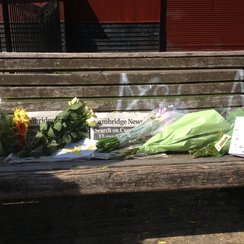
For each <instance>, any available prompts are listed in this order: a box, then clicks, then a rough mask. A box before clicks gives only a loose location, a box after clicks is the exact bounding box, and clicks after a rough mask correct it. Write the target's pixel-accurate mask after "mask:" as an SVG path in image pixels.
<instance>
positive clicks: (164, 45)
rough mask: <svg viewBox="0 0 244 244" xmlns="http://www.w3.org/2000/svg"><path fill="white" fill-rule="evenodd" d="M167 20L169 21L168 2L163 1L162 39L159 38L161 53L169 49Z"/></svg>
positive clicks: (161, 17)
mask: <svg viewBox="0 0 244 244" xmlns="http://www.w3.org/2000/svg"><path fill="white" fill-rule="evenodd" d="M166 20H167V0H161V16H160V38H159V41H160V43H159V51H160V52H163V51H166V48H167V32H166Z"/></svg>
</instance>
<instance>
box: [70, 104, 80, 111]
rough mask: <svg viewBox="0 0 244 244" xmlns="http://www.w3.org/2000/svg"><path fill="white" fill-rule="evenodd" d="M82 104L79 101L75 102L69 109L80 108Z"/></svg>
mask: <svg viewBox="0 0 244 244" xmlns="http://www.w3.org/2000/svg"><path fill="white" fill-rule="evenodd" d="M81 106H82V104H81V103H75V104H72V105H71V106H70V107H69V109H70V110H77V109H79V108H81Z"/></svg>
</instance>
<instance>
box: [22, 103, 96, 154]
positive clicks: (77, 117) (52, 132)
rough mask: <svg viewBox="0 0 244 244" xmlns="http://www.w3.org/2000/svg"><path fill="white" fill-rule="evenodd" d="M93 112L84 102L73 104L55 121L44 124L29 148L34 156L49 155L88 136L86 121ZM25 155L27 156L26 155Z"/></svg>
mask: <svg viewBox="0 0 244 244" xmlns="http://www.w3.org/2000/svg"><path fill="white" fill-rule="evenodd" d="M90 113H91V111H90V110H89V109H88V108H87V107H86V106H85V105H84V103H82V102H76V103H74V104H71V105H70V106H69V107H68V108H67V109H65V110H64V111H62V112H60V113H59V114H58V115H57V116H56V118H55V119H54V120H53V121H48V122H43V123H42V124H41V125H40V128H39V131H38V132H37V134H36V139H35V141H34V143H33V144H32V145H31V146H30V147H29V148H28V151H29V152H28V154H29V155H32V156H41V155H49V154H52V153H53V152H55V151H57V150H58V149H60V148H61V147H63V146H64V145H65V144H67V143H72V142H77V141H79V140H81V139H84V138H86V137H87V136H88V135H87V134H88V128H89V127H88V125H87V124H86V120H87V119H88V118H89V117H90V116H91V114H90ZM23 155H25V156H26V153H24V154H23Z"/></svg>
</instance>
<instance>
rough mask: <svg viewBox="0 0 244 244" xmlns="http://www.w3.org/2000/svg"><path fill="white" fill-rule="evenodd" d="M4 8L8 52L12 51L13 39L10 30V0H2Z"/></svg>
mask: <svg viewBox="0 0 244 244" xmlns="http://www.w3.org/2000/svg"><path fill="white" fill-rule="evenodd" d="M2 9H3V21H4V30H5V40H6V49H7V52H12V41H11V32H10V22H9V12H8V0H2Z"/></svg>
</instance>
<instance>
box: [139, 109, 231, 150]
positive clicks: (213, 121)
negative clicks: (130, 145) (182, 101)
mask: <svg viewBox="0 0 244 244" xmlns="http://www.w3.org/2000/svg"><path fill="white" fill-rule="evenodd" d="M230 128H231V125H230V123H229V122H228V121H227V120H225V119H224V118H223V117H222V116H221V115H220V114H219V113H218V112H217V111H216V110H214V109H209V110H204V111H200V112H192V113H187V114H186V115H184V116H183V117H181V118H179V119H178V120H176V121H175V122H174V123H172V124H171V125H169V126H168V127H166V128H165V129H164V130H162V131H160V132H159V133H157V134H156V135H155V136H153V137H151V138H150V139H149V140H148V141H146V142H145V143H144V144H143V145H142V146H141V147H140V148H139V150H138V153H139V154H141V153H142V154H156V153H162V152H167V151H171V152H188V151H189V150H191V149H193V148H201V147H203V146H205V145H207V144H208V143H210V142H212V141H215V140H216V139H217V138H219V136H220V134H223V133H225V132H226V131H228V130H230Z"/></svg>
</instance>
